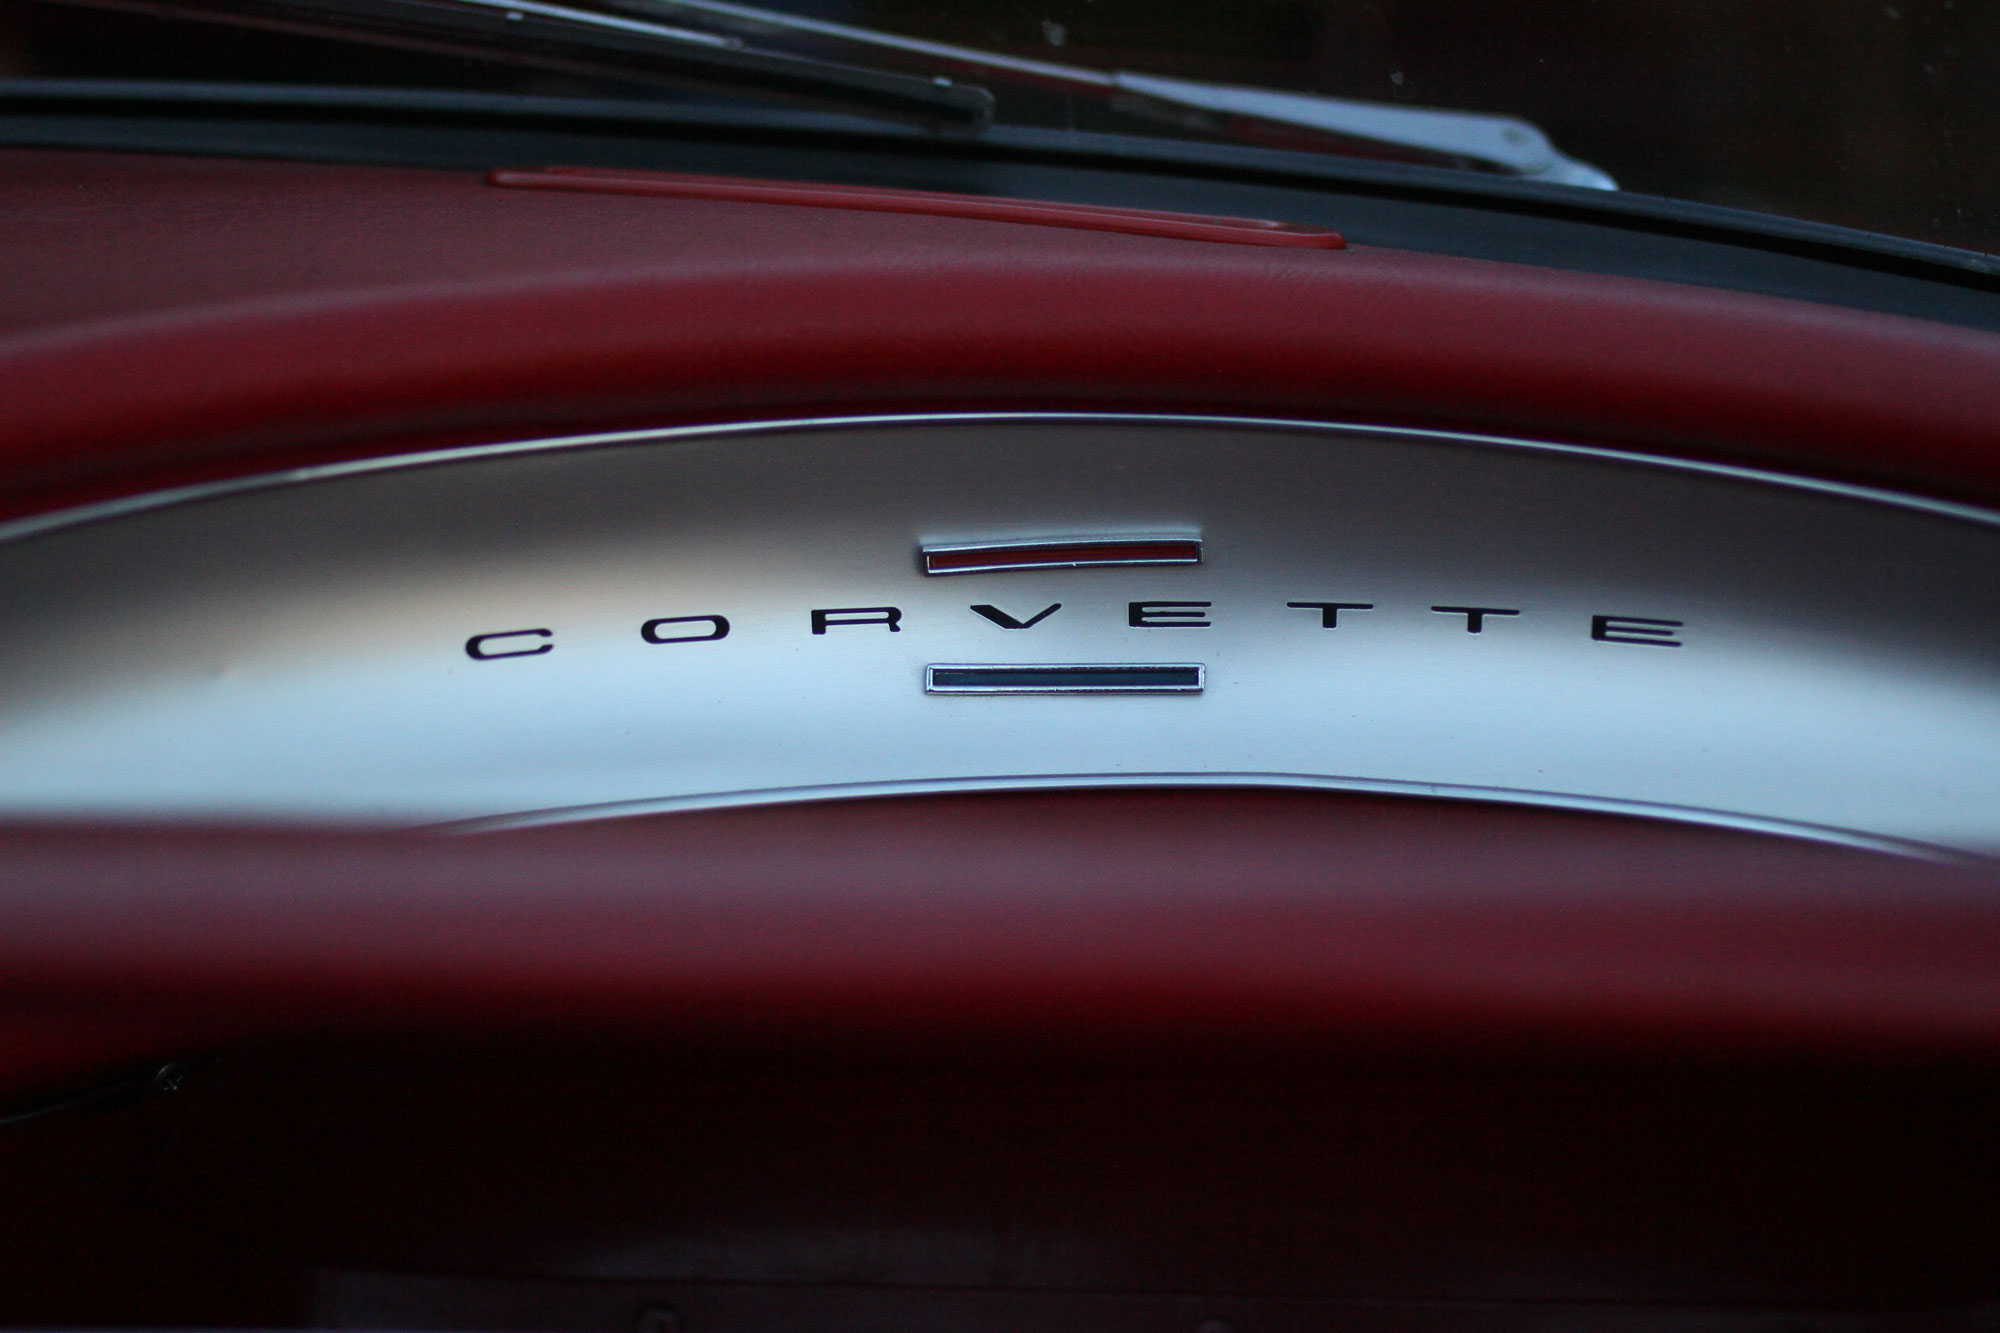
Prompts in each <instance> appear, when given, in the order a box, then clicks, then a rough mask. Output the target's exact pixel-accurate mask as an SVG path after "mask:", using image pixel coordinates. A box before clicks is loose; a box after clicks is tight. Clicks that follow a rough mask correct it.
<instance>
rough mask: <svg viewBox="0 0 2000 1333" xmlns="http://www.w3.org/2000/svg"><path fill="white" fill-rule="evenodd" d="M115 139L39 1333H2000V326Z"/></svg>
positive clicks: (31, 549)
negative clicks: (954, 1331)
mask: <svg viewBox="0 0 2000 1333" xmlns="http://www.w3.org/2000/svg"><path fill="white" fill-rule="evenodd" d="M100 94H101V95H100V96H99V97H98V99H97V102H95V103H93V106H94V107H95V109H94V110H89V111H88V113H87V114H86V113H85V112H84V111H80V110H79V109H78V107H77V106H75V105H70V104H64V105H62V106H53V105H52V106H51V107H44V108H42V109H41V111H39V112H36V113H35V114H34V115H29V114H28V113H25V112H18V111H17V113H16V115H15V117H14V119H13V120H11V121H8V122H7V124H6V125H5V126H0V128H6V129H7V131H8V133H9V135H10V136H11V137H10V140H9V141H10V142H11V143H14V144H15V145H16V146H13V147H8V148H5V149H0V207H4V209H5V212H6V214H7V216H8V217H9V219H10V221H9V225H8V226H7V228H6V229H5V234H4V235H0V250H4V251H5V252H6V254H7V267H8V270H9V271H10V272H11V273H12V274H13V275H14V276H13V278H11V279H10V281H9V282H8V283H7V284H5V286H4V289H0V401H4V402H5V403H6V404H7V410H6V414H5V421H4V423H0V462H4V464H5V474H4V487H3V488H0V634H4V637H5V642H6V644H7V651H6V663H7V666H6V673H5V680H6V689H5V694H4V703H0V735H4V737H5V740H4V743H0V815H4V818H5V824H4V826H0V878H4V881H5V883H6V886H7V887H6V890H5V892H4V894H0V958H3V959H4V960H5V965H4V967H0V981H4V984H5V986H6V988H7V993H8V1006H9V1007H8V1010H7V1013H6V1016H5V1018H4V1020H0V1081H4V1085H5V1087H6V1089H7V1090H8V1095H9V1097H10V1098H11V1100H10V1102H9V1108H10V1109H8V1110H7V1111H6V1118H5V1119H4V1121H0V1162H3V1163H4V1164H3V1165H0V1171H4V1177H5V1178H6V1179H7V1180H8V1182H9V1184H8V1189H7V1191H6V1192H7V1194H8V1195H9V1197H10V1198H11V1199H12V1200H13V1202H12V1204H11V1206H10V1207H9V1208H8V1209H7V1210H5V1215H4V1217H0V1227H4V1229H5V1234H6V1236H7V1241H8V1243H7V1246H6V1247H5V1251H6V1255H7V1257H5V1258H0V1273H4V1274H5V1278H4V1281H0V1291H4V1292H5V1293H7V1294H5V1295H4V1296H0V1321H5V1322H6V1323H8V1324H10V1325H13V1326H22V1327H28V1326H38V1327H57V1326H95V1327H230V1326H239V1327H240V1326H250V1327H266V1328H363V1327H365V1328H390V1327H395V1328H412V1329H433V1328H435V1329H447V1328H450V1329H459V1328H466V1329H473V1328H477V1329H492V1328H513V1329H572V1328H575V1329H583V1328H607V1329H627V1328H629V1329H634V1330H640V1331H642V1333H672V1331H675V1330H681V1329H686V1330H688V1333H702V1331H705V1330H711V1329H713V1330H723V1329H789V1328H799V1329H805V1328H814V1329H828V1328H832V1329H848V1328H852V1329H863V1328H868V1329H877V1328H904V1327H910V1328H916V1327H922V1328H974V1329H985V1328H992V1329H1001V1328H1008V1329H1019V1328H1043V1327H1046V1328H1057V1327H1062V1328H1106V1329H1132V1330H1153V1329H1160V1330H1183V1331H1184V1333H1261V1330H1265V1329H1271V1330H1282V1329H1289V1328H1308V1327H1311V1328H1327V1327H1333V1328H1367V1329H1374V1328H1382V1329H1387V1328H1439V1329H1443V1328H1454V1329H1456V1328H1493V1329H1531V1328H1532V1329H1543V1328H1550V1329H1553V1328H1576V1327H1593V1328H1634V1329H1638V1328H1693V1327H1701V1328H1722V1329H1734V1328H1743V1329H1752V1328H1756V1329H1768V1328H1787V1329H1791V1328H1814V1329H1828V1330H1831V1329H1836V1328H1838V1329H1863V1328H1866V1329H1873V1328H1983V1327H1991V1326H1992V1325H1993V1323H1994V1322H1995V1320H1996V1318H2000V1316H1996V1314H1995V1311H1996V1310H2000V1304H1996V1302H2000V1270H1996V1267H1995V1264H1994V1261H1993V1257H1992V1246H1991V1237H1992V1236H1993V1234H1995V1230H1996V1226H2000V1154H1996V1152H1995V1149H1994V1146H1993V1143H1992V1127H1993V1125H1994V1123H1995V1114H1996V1109H1997V1108H2000V1100H1997V1099H2000V1065H1997V1064H1996V1063H1995V1060H1994V1056H1995V1053H1996V1049H2000V897H1996V889H2000V878H1996V876H1995V873H1994V870H1993V857H1994V855H1995V854H1996V852H2000V801H1996V799H1995V782H1994V778H1993V775H1994V774H1995V773H1996V772H2000V632H1996V628H1995V627H1996V625H2000V582H1996V580H1995V578H1994V575H1993V571H1994V569H1995V568H1996V564H1997V563H2000V562H1996V554H2000V463H1996V455H1995V453H1994V449H1993V441H1994V425H1995V422H1996V421H2000V373H1996V371H2000V339H1996V337H1995V334H1994V332H1993V331H1992V330H1993V329H1994V328H1996V327H2000V295H1996V294H1995V293H1994V291H1993V290H1991V283H1990V280H1989V279H1988V277H1987V276H1985V275H1983V274H1981V273H1977V272H1971V271H1969V270H1964V269H1948V268H1946V267H1940V266H1939V265H1937V264H1935V263H1933V262H1932V261H1931V259H1929V258H1926V257H1925V256H1924V255H1921V254H1917V253H1915V251H1914V250H1912V249H1911V248H1909V247H1905V248H1904V249H1902V250H1897V249H1895V247H1887V248H1884V247H1879V246H1878V247H1876V248H1875V249H1874V250H1868V249H1866V248H1865V247H1863V248H1862V249H1861V250H1856V251H1851V252H1850V251H1843V250H1841V249H1840V247H1839V246H1838V245H1836V244H1835V239H1837V238H1831V237H1830V235H1829V234H1821V233H1818V232H1813V231H1812V229H1810V228H1804V227H1795V228H1792V229H1790V230H1786V229H1783V228H1777V229H1767V230H1766V231H1765V232H1763V233H1758V234H1756V235H1754V236H1745V235H1734V234H1730V233H1728V232H1727V231H1726V229H1724V228H1722V227H1721V226H1720V225H1719V224H1715V223H1713V222H1712V220H1710V221H1703V220H1702V219H1700V218H1696V217H1694V216H1693V215H1692V214H1684V215H1673V216H1671V217H1668V218H1667V220H1666V221H1662V220H1661V219H1660V218H1659V217H1649V218H1641V217H1639V215H1638V214H1636V213H1632V212H1629V211H1628V212H1626V213H1622V214H1621V213H1619V212H1618V211H1617V209H1616V208H1615V207H1611V208H1610V212H1608V213H1603V212H1600V213H1590V212H1589V211H1588V210H1584V209H1582V207H1581V206H1580V205H1574V204H1573V203H1571V202H1568V196H1567V195H1566V194H1565V193H1564V192H1563V191H1561V190H1558V189H1553V188H1544V189H1541V190H1540V191H1539V192H1537V190H1533V189H1526V190H1516V191H1513V192H1512V193H1506V192H1501V193H1498V194H1496V193H1493V192H1492V191H1489V192H1488V194H1486V195H1481V196H1478V197H1476V198H1475V197H1471V196H1465V195H1454V194H1453V193H1452V192H1451V191H1450V190H1447V189H1444V188H1442V187H1440V186H1438V185H1437V184H1436V182H1435V181H1434V180H1432V179H1431V178H1430V177H1425V176H1423V174H1422V173H1421V172H1418V173H1415V174H1414V175H1411V174H1409V173H1405V175H1406V176H1407V180H1405V177H1395V178H1394V179H1396V180H1399V181H1404V184H1402V185H1398V186H1396V187H1395V188H1391V187H1390V186H1389V185H1386V184H1383V183H1382V182H1383V181H1384V180H1389V179H1390V177H1382V178H1381V179H1375V178H1373V177H1368V178H1366V179H1362V178H1356V179H1357V180H1361V183H1360V184H1356V183H1355V181H1353V180H1350V181H1349V182H1347V184H1346V185H1344V186H1342V187H1340V188H1333V187H1314V188H1312V189H1307V188H1305V187H1303V186H1300V185H1298V184H1297V183H1296V182H1293V183H1291V184H1283V183H1281V182H1278V181H1276V179H1275V178H1274V177H1272V176H1269V175H1268V174H1267V175H1264V176H1259V175H1257V174H1256V173H1242V172H1237V173H1235V174H1229V173H1210V174H1209V175H1207V176H1201V175H1200V173H1192V176H1191V177H1190V178H1197V177H1198V179H1196V183H1195V184H1193V185H1190V184H1188V183H1187V181H1186V180H1182V181H1179V182H1178V183H1173V182H1166V181H1164V180H1149V179H1148V178H1147V177H1145V175H1144V174H1143V173H1141V172H1138V171H1136V170H1134V169H1130V168H1124V169H1117V170H1114V169H1113V168H1111V167H1109V166H1107V165H1106V164H1105V163H1104V162H1103V161H1101V160H1097V159H1093V158H1091V157H1090V156H1089V155H1088V154H1082V155H1076V154H1072V155H1070V156H1069V157H1063V156H1062V155H1060V154H1053V153H1050V152H1046V151H1041V150H1035V151H1030V150H1029V149H1028V148H1021V149H1019V150H1018V151H1015V152H1013V153H1012V155H1011V156H1010V155H1008V154H1006V153H995V154H991V155H988V156H987V157H985V158H979V157H977V155H974V154H970V153H969V152H966V151H962V150H959V149H954V148H952V147H951V146H950V145H948V144H938V143H930V144H927V146H925V147H924V148H923V149H922V150H921V152H919V153H916V155H915V156H914V157H913V150H912V149H911V148H910V147H909V145H908V144H906V143H904V142H903V141H902V140H900V139H899V140H897V141H896V143H895V144H894V145H893V148H894V151H893V152H890V151H887V150H882V151H879V152H878V151H876V150H875V149H871V148H870V146H869V143H868V142H867V141H864V140H863V139H861V138H857V137H856V136H854V135H852V134H848V135H846V136H845V137H843V136H842V135H840V134H832V135H823V136H821V138H820V139H818V140H814V141H813V142H814V144H815V145H816V146H812V147H810V148H801V147H799V146H798V144H797V142H794V141H792V140H787V141H786V143H784V144H779V145H777V146H774V145H773V143H764V142H756V141H750V140H745V139H743V138H742V137H741V136H740V135H737V133H736V132H735V131H731V132H729V133H727V134H724V133H720V132H718V133H717V134H714V135H711V136H709V137H707V138H703V136H701V135H698V134H689V135H686V136H684V137H683V138H682V139H681V140H677V141H676V143H677V144H678V147H673V148H672V149H671V151H669V150H668V149H663V148H659V147H657V146H655V147H654V148H651V149H648V154H649V155H648V156H646V158H645V160H644V161H638V160H627V159H632V158H633V150H632V149H631V148H630V146H629V144H627V143H626V142H625V140H624V139H621V138H619V137H618V136H621V135H624V136H629V135H630V134H631V133H632V132H633V131H632V127H631V125H630V124H628V123H624V122H617V123H613V122H611V121H607V122H606V123H605V124H603V125H599V126H598V127H596V128H594V129H590V130H589V131H588V132H585V131H582V130H576V129H574V127H572V128H570V129H565V130H561V131H560V132H558V130H556V129H551V128H550V127H548V126H547V125H540V126H539V127H537V126H535V125H525V126H524V124H523V123H522V122H521V119H520V117H518V116H516V117H515V119H514V120H511V121H509V122H508V127H507V129H506V133H505V135H496V134H493V133H489V132H488V131H485V130H479V129H477V128H476V127H472V128H469V127H468V125H467V124H460V125H456V126H454V125H451V124H444V125H433V126H431V127H430V128H428V129H425V130H423V131H421V132H411V133H408V134H403V135H402V137H400V138H398V139H396V143H397V144H398V145H399V147H398V148H397V150H396V152H397V153H400V154H402V155H403V156H404V157H409V156H412V155H414V156H417V157H421V158H424V159H425V160H422V161H406V160H402V159H401V158H396V157H395V156H394V155H392V154H388V153H387V150H386V149H384V148H383V147H382V142H383V141H382V138H381V135H382V133H383V131H382V120H381V118H382V117H383V116H385V115H387V114H388V112H386V111H384V110H383V108H382V106H380V105H377V104H375V103H370V102H369V101H368V99H366V98H354V99H349V100H350V105H348V107H347V111H346V113H344V115H342V116H331V115H326V114H325V113H324V108H321V109H320V110H319V111H317V112H314V113H313V115H312V116H307V115H306V113H305V112H303V111H301V110H300V109H299V108H298V107H291V108H289V109H287V108H284V107H277V108H276V109H274V108H273V107H272V106H271V105H260V106H257V107H253V108H252V109H250V110H245V109H244V107H242V106H238V107H236V109H235V111H234V112H233V113H232V114H233V115H234V116H235V117H236V119H235V121H234V122H233V124H234V128H233V129H231V130H230V132H229V133H230V134H231V135H233V136H234V137H233V138H230V139H229V140H228V141H227V142H228V144H229V151H228V152H219V151H215V150H214V144H215V142H216V128H215V124H214V123H213V121H212V120H196V119H185V123H179V122H176V120H175V117H176V116H180V117H183V118H188V117H193V116H195V113H194V112H190V111H188V110H186V109H182V110H180V111H169V112H167V113H164V114H161V113H159V109H158V108H157V107H155V108H153V109H152V111H151V112H149V114H148V115H147V116H145V117H135V116H133V115H131V114H130V110H131V108H130V107H129V106H128V105H126V104H125V103H123V102H121V101H120V98H121V97H127V96H128V94H124V93H120V94H117V95H115V96H114V95H113V94H112V92H107V91H104V90H100ZM58 100H60V99H58ZM467 105H468V106H469V105H470V102H468V104H467ZM488 110H492V108H491V107H488ZM200 114H201V115H203V116H212V115H213V114H214V113H213V111H212V109H210V110H208V111H203V112H201V113H200ZM496 114H497V113H496ZM467 115H468V116H469V115H470V112H467ZM37 117H39V118H37ZM93 117H94V119H93ZM307 121H310V122H311V123H310V125H309V129H310V130H311V134H310V135H308V136H307V139H306V140H301V139H300V138H299V136H300V135H301V133H302V131H301V129H300V126H301V124H305V123H306V122H307ZM31 122H32V123H31ZM177 124H178V125H179V128H176V125H177ZM176 134H178V135H180V136H181V138H180V140H179V141H178V142H174V141H171V140H172V139H173V136H174V135H176ZM481 135H486V137H485V138H481V137H480V136H481ZM537 135H539V136H541V137H539V138H538V137H536V136H537ZM732 135H735V136H736V137H732ZM259 136H263V137H262V138H260V137H259ZM287 136H289V138H288V137H287ZM426 136H428V137H426ZM565 136H567V137H565ZM794 139H796V136H794ZM23 140H28V141H30V142H26V143H24V142H23ZM308 141H309V146H308V147H305V148H301V147H298V146H296V145H297V143H298V142H308ZM281 143H291V144H293V146H292V147H290V148H287V149H285V151H282V152H281V151H279V150H278V147H277V146H276V145H279V144H281ZM203 145H207V146H208V151H196V149H197V148H200V147H201V146H203ZM411 145H415V147H414V148H412V147H411ZM503 150H504V151H505V153H506V154H507V157H506V159H505V160H503V159H502V158H501V157H500V156H499V155H500V154H501V153H502V151H503ZM537 150H539V151H537ZM871 152H874V153H875V156H874V157H872V158H871V157H870V153H871ZM385 156H389V157H390V158H391V159H392V160H390V161H387V162H385V161H383V160H381V159H383V158H384V157H385ZM594 159H603V160H602V161H595V160H594ZM613 159H617V160H615V161H614V160H613ZM913 162H915V163H917V165H912V163H913ZM577 163H582V165H576V164H577ZM801 163H804V164H805V165H804V166H801V165H800V164H801ZM552 165H555V166H562V167H563V168H564V169H563V170H560V171H553V172H552V171H550V170H549V168H550V167H551V166H552ZM731 166H733V167H735V168H736V169H735V170H728V169H727V168H729V167H731ZM1190 171H1192V169H1190ZM1363 175H1364V177H1365V176H1366V173H1363ZM1392 175H1393V173H1392ZM1370 181H1373V183H1372V184H1371V183H1369V182H1370ZM1412 181H1414V182H1416V183H1415V184H1411V183H1409V182H1412ZM1170 185H1171V186H1172V188H1170ZM1607 207H1610V206H1607Z"/></svg>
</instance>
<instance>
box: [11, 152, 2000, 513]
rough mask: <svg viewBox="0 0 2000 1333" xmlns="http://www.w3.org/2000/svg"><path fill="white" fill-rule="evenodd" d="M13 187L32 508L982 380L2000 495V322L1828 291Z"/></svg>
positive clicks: (559, 214) (1013, 240) (290, 190)
mask: <svg viewBox="0 0 2000 1333" xmlns="http://www.w3.org/2000/svg"><path fill="white" fill-rule="evenodd" d="M0 201H4V203H5V205H6V208H7V215H8V219H9V224H8V227H7V228H6V231H5V234H4V236H0V259H4V262H5V264H6V266H7V269H8V271H9V272H10V273H11V274H12V275H13V276H12V278H11V279H10V281H9V282H8V283H7V284H6V287H5V290H4V291H0V334H4V341H0V398H3V399H4V401H5V402H6V403H7V404H8V412H7V417H6V420H5V422H4V423H0V462H4V465H5V468H6V504H7V507H8V508H9V509H11V510H12V511H14V512H23V511H25V510H28V509H33V508H40V507H46V506H49V505H52V504H56V503H61V502H67V501H74V500H78V499H82V498H86V497H97V496H102V495H107V494H117V493H120V492H123V491H129V490H132V489H138V488H142V487H146V486H152V485H157V484H162V483H166V482H171V481H179V480H187V479H191V478H193V477H198V476H215V475H229V474H234V473H238V472H244V471H259V470H265V469H269V468H272V467H275V466H280V465H283V464H288V463H293V462H298V461H304V460H320V459H326V458H333V457H345V456H356V455H363V454H372V453H381V452H389V451H396V450H400V449H407V448H415V447H428V446H434V445H438V444H441V443H448V442H466V441H478V440H487V439H495V438H508V437H510V436H518V435H521V434H524V433H544V434H547V433H556V432H563V431H572V430H581V429H586V428H596V427H609V426H616V425H633V424H644V425H660V424H667V423H673V422H686V421H717V420H736V419H752V418H774V417H787V416H801V415H828V414H843V413H864V412H875V411H898V412H908V411H924V410H945V409H953V410H964V409H987V408H1007V409H1027V408H1032V409H1065V408H1078V409H1095V410H1107V409H1118V410H1137V411H1177V412H1223V413H1234V414H1247V415H1256V416H1278V417H1301V418H1309V419H1315V420H1363V421H1368V422H1375V423H1403V424H1416V425H1431V426H1449V427H1455V428H1461V429H1475V430H1509V429H1512V430H1527V431H1531V432H1532V433H1534V434H1537V435H1539V436H1541V437H1543V438H1555V439H1565V440H1571V441H1577V442H1586V443H1595V444H1609V445H1618V446H1622V447H1626V448H1634V449H1640V450H1658V451H1663V452H1671V453H1677V454H1686V455H1690V456H1699V457H1709V458H1718V459H1726V460H1731V461H1739V462H1747V463H1754V464H1757V465H1760V466H1765V467H1771V468H1774V469H1778V470H1791V471H1797V472H1802V473H1809V474H1812V475H1819V476H1831V477H1841V478H1853V479H1864V480H1868V481H1872V482H1877V483H1884V484H1889V485H1894V486H1902V487H1905V488H1909V489H1916V490H1920V491H1925V492H1930V493H1935V494H1941V495H1950V496H1958V497H1965V498H1976V499H1990V498H1992V497H1994V496H1996V495H2000V470H1996V469H2000V451H1996V449H1995V447H1994V428H1995V426H1994V423H1995V422H1996V421H2000V337H1996V336H1994V335H1991V334H1986V333H1982V332H1978V331H1975V330H1967V329H1961V328H1954V327H1949V326H1945V325H1941V324H1929V323H1924V322H1920V321H1915V320H1909V319H1903V318H1896V317H1891V316H1884V315H1878V314H1870V313H1866V312H1857V311H1851V310H1845V309H1839V308H1835V307H1831V306H1822V305H1813V304H1806V303H1802V302H1795V301H1786V300H1779V299H1774V298H1769V297H1762V296H1753V295H1744V294H1739V293H1732V292H1724V291H1718V290H1713V289H1705V288H1695V287H1687V286H1681V285H1677V284H1667V283H1659V282H1649V281H1638V280H1630V279H1620V278H1613V277H1605V276H1598V275H1589V274H1580V273H1573V272H1565V271H1559V270H1551V269H1535V268H1528V267H1525V266H1519V265H1510V264H1496V263H1488V262H1480V261H1473V260H1462V259H1454V258H1448V257H1440V256H1434V255H1426V254H1419V253H1413V252H1400V251H1394V250H1385V249H1380V248H1376V247H1369V246H1360V245H1355V246H1350V247H1348V248H1346V249H1344V250H1332V251H1323V250H1285V249H1269V248H1262V247H1252V246H1240V245H1231V244H1218V243H1213V242H1202V241H1188V240H1174V239H1163V238H1156V237H1141V236H1126V235H1113V234H1102V233H1091V232H1080V231H1074V230H1068V229H1062V228H1051V227H1039V226H1033V225H1025V224H1021V223H1015V222H988V221H974V220H966V219H962V218H950V217H924V216H911V215H907V214H890V213H880V212H862V211H853V212H850V211H845V210H839V209H829V208H819V207H815V208H797V207H786V206H780V205H770V204H759V203H736V202H718V201H713V200H704V199H661V198H643V197H629V196H622V195H616V194H604V195H596V194H580V193H546V192H540V191H520V190H508V189H496V188H494V187H492V186H490V185H488V184H486V183H485V181H484V179H483V177H482V176H481V175H480V174H478V173H473V172H442V171H420V170H409V169H387V168H362V167H346V166H321V165H310V164H301V163H288V162H256V161H228V160H220V159H195V158H173V157H151V156H142V155H135V154H86V153H73V152H52V151H35V150H21V149H14V150H7V151H6V152H5V153H0ZM135 261H136V262H135Z"/></svg>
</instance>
